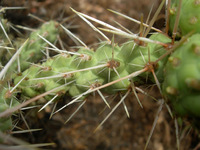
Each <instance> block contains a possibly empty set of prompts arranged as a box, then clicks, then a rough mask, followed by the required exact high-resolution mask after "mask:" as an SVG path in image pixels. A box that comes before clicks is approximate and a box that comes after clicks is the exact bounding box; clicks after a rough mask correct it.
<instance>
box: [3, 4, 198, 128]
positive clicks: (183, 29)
mask: <svg viewBox="0 0 200 150" xmlns="http://www.w3.org/2000/svg"><path fill="white" fill-rule="evenodd" d="M178 5H179V1H172V5H171V9H170V13H171V15H170V28H171V31H172V30H173V28H174V23H175V20H176V19H177V18H176V14H177V12H176V10H177V7H178ZM181 6H182V9H181V11H180V23H179V25H178V28H179V31H180V35H185V34H188V33H189V32H190V31H192V30H194V31H195V32H199V28H198V24H199V18H198V16H199V15H197V16H196V14H198V13H197V12H198V9H199V8H198V6H199V1H197V0H196V1H186V0H185V1H184V0H183V3H182V5H181ZM188 11H191V13H187V12H188ZM184 14H186V21H184V19H185V18H183V15H184ZM79 15H80V14H79ZM188 19H189V21H188ZM190 24H192V25H190ZM111 29H113V30H112V32H113V33H118V34H122V35H127V34H125V32H123V31H121V30H115V29H114V28H111ZM58 30H59V29H58V23H57V22H54V21H50V22H49V23H46V24H44V25H43V26H42V27H41V28H40V29H39V30H37V31H35V32H33V33H32V34H31V35H30V38H29V41H28V43H26V45H25V46H24V48H23V50H22V52H21V54H20V60H21V64H20V65H21V70H22V73H21V74H17V75H15V76H13V82H14V85H16V87H15V88H13V90H14V91H17V92H20V93H21V94H20V99H23V100H24V99H27V98H33V97H35V96H37V95H40V94H42V93H45V92H48V91H50V90H52V89H55V88H58V87H61V86H62V87H61V88H59V89H57V90H54V91H53V92H51V93H50V94H49V95H46V96H45V97H44V98H45V99H46V100H47V101H49V102H51V101H57V100H59V99H60V97H61V96H63V95H64V94H67V95H69V96H71V97H72V98H74V100H72V101H71V102H69V103H68V104H66V105H65V106H63V107H62V108H64V107H66V106H68V105H70V104H72V103H73V102H76V101H78V100H84V99H85V98H86V97H87V96H88V95H89V94H90V93H91V92H95V91H97V92H98V93H99V94H100V95H101V96H102V94H101V92H103V93H107V94H118V93H120V94H122V95H123V94H124V93H126V94H124V97H126V96H127V94H129V93H130V91H133V92H135V91H134V90H135V89H134V83H137V84H139V85H143V84H145V83H146V82H148V83H151V84H155V83H156V84H157V85H158V88H159V89H160V85H159V83H161V84H162V87H161V88H162V90H161V89H160V91H161V92H162V93H161V94H163V96H164V98H165V99H166V100H168V101H167V102H169V104H171V105H172V108H173V112H175V114H177V115H179V116H182V117H184V116H189V117H191V118H195V119H196V118H199V117H200V115H199V114H200V109H199V108H200V103H199V98H200V95H199V90H200V78H199V71H200V68H199V67H200V64H199V62H198V59H199V56H200V43H199V41H200V34H198V33H196V34H194V35H192V36H191V37H190V38H188V39H187V41H186V42H185V43H180V46H178V47H177V48H176V47H175V46H176V44H174V43H178V42H174V41H173V40H171V38H170V37H168V36H167V35H165V34H163V33H158V32H155V33H153V34H152V35H150V36H149V37H148V38H143V37H138V36H137V35H133V34H129V35H128V37H134V38H132V39H129V40H128V41H127V42H125V43H123V44H121V45H120V44H117V43H114V42H113V41H112V42H110V41H106V42H102V43H101V44H100V45H99V46H98V48H97V49H96V50H93V49H90V48H88V47H86V46H85V47H81V48H80V49H79V50H78V51H77V52H74V53H73V54H72V55H71V54H70V52H68V51H66V52H65V53H64V52H63V53H60V54H57V55H55V56H53V57H51V58H48V59H47V60H46V61H45V62H40V60H41V59H42V57H43V56H42V55H41V54H42V53H41V49H42V48H43V47H45V46H46V45H47V43H48V42H46V41H49V42H50V43H53V42H54V41H55V40H56V37H57V34H58ZM39 36H40V37H39ZM142 39H143V40H142ZM144 39H146V40H144ZM174 47H175V48H174ZM173 48H174V49H173ZM173 51H175V52H173ZM167 54H168V55H167ZM162 56H163V57H162ZM27 58H28V59H27ZM30 62H31V63H32V64H31V65H30ZM38 62H39V63H38ZM34 63H36V64H34ZM14 67H15V68H14V69H16V64H15V65H14ZM147 79H148V80H147ZM13 90H9V88H5V89H3V90H2V92H1V95H0V96H1V101H0V104H2V105H1V108H0V112H2V111H4V110H6V109H7V108H9V107H13V106H15V105H16V104H18V103H19V102H20V100H17V99H16V97H15V96H16V95H15V93H14V91H13ZM124 97H123V98H122V100H121V101H120V103H121V102H122V101H123V99H124ZM103 100H104V102H105V103H106V105H108V107H110V106H109V104H108V103H107V102H106V100H105V98H103ZM120 103H118V104H117V105H116V107H115V108H114V109H113V111H114V110H115V109H116V108H117V106H118V105H119V104H120ZM47 104H48V102H47ZM62 108H61V109H62ZM61 109H59V110H61ZM59 110H58V111H59ZM58 111H57V112H58ZM113 111H111V113H112V112H113ZM0 122H4V123H5V124H0V130H2V131H6V130H9V129H10V128H11V127H12V121H11V118H10V117H8V118H1V120H0ZM4 125H6V126H4Z"/></svg>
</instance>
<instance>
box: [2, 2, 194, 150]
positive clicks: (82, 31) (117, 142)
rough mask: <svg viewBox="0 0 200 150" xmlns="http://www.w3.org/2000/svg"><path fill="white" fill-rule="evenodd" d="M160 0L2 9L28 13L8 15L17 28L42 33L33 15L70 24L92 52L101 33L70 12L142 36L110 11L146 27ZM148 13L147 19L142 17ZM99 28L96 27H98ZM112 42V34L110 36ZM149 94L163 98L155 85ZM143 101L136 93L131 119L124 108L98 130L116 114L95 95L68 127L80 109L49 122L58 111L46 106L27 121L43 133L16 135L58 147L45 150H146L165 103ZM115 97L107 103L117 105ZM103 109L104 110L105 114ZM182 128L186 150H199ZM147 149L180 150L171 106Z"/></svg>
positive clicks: (130, 106)
mask: <svg viewBox="0 0 200 150" xmlns="http://www.w3.org/2000/svg"><path fill="white" fill-rule="evenodd" d="M160 1H161V0H145V1H142V0H109V1H108V0H101V1H100V0H56V1H55V0H21V1H16V0H3V1H2V2H1V5H2V6H9V7H14V6H24V7H27V9H24V10H10V11H7V13H6V14H5V17H6V18H7V19H8V20H9V21H10V22H12V23H13V24H19V25H23V26H26V27H31V28H37V26H39V25H40V24H41V22H40V21H38V20H36V19H34V18H32V17H30V15H29V14H32V15H34V16H37V17H39V18H40V19H42V20H45V21H48V20H50V19H54V20H57V21H58V22H61V23H63V20H65V19H66V21H65V22H64V23H63V24H64V25H69V27H70V30H71V31H72V32H73V33H74V34H76V35H77V36H78V37H79V38H80V39H81V40H83V41H84V43H86V44H87V45H89V46H90V47H92V46H94V47H95V43H97V42H99V39H101V40H104V39H103V38H102V37H101V36H100V35H99V34H97V33H96V32H95V31H93V30H92V29H91V27H89V26H88V25H87V24H86V23H85V22H84V21H82V20H81V19H80V18H79V17H77V16H76V15H75V14H74V12H73V11H72V10H71V9H70V7H71V8H73V9H75V10H77V11H80V12H83V13H85V14H87V15H89V16H92V17H94V18H97V19H99V20H102V21H104V22H107V23H109V24H112V25H114V26H117V24H116V23H115V22H114V21H117V22H118V23H120V24H121V25H123V26H124V27H126V28H127V29H129V30H130V31H132V32H133V33H138V32H139V27H140V26H139V25H137V24H136V23H134V22H131V21H129V20H127V19H125V18H123V17H121V16H118V15H116V14H113V13H111V12H110V11H107V9H112V10H116V11H119V12H121V13H123V14H126V15H127V16H130V17H132V18H135V19H137V20H141V18H142V16H143V20H144V22H145V21H146V20H147V18H148V14H149V12H150V10H151V8H152V6H153V9H152V13H151V15H150V18H152V16H153V14H154V13H155V11H156V10H157V8H158V6H159V4H160ZM142 14H143V15H142ZM164 17H165V15H164V9H163V10H162V12H161V15H160V16H159V19H158V20H157V21H156V23H155V25H154V26H155V27H157V28H159V29H161V30H163V29H164V25H165V22H164V20H165V18H164ZM95 25H96V24H95ZM108 36H109V37H110V38H112V36H113V35H110V34H108ZM61 38H62V41H65V43H64V46H65V47H66V49H70V50H72V48H71V47H73V46H75V45H76V44H75V43H74V42H73V41H72V40H71V39H70V38H69V37H68V36H67V35H66V34H64V33H63V35H61ZM115 40H116V41H117V42H119V43H120V42H123V41H124V40H125V39H121V38H120V37H117V36H116V37H115ZM140 88H141V89H143V90H144V91H147V92H148V93H149V95H151V96H153V97H155V98H156V99H157V100H159V99H161V98H162V97H161V95H160V94H158V93H159V92H158V89H157V88H156V86H148V85H146V86H145V87H140ZM138 96H139V99H140V100H141V103H142V104H143V108H141V107H140V105H139V104H138V102H137V99H136V98H135V96H134V94H130V95H129V96H128V97H127V98H126V100H125V103H126V106H127V109H128V111H129V114H130V117H127V114H126V112H125V110H124V107H123V106H120V107H119V108H117V110H116V111H115V112H114V113H113V114H112V115H111V116H110V117H109V118H108V120H107V121H106V122H105V123H104V124H103V125H102V126H101V127H100V128H99V130H97V131H96V132H94V131H95V129H96V128H97V126H98V125H99V124H100V122H101V121H102V120H103V119H104V118H105V117H106V116H107V114H108V113H109V112H110V111H111V110H110V109H108V108H106V109H104V108H105V104H104V102H103V101H102V100H101V98H100V97H99V96H98V94H96V95H91V96H90V97H88V98H87V102H86V103H85V104H84V106H83V107H82V108H81V109H80V110H79V111H78V113H77V114H76V115H75V116H74V117H73V118H72V119H71V120H70V121H69V122H68V123H66V124H65V121H66V120H67V119H68V118H69V117H70V115H71V114H72V113H73V112H74V111H75V110H76V109H77V107H78V104H74V105H73V106H70V107H67V108H65V109H64V110H62V111H61V112H59V113H57V114H55V115H54V116H53V117H52V118H51V119H49V117H50V114H51V110H52V107H53V106H49V107H47V108H46V109H45V110H44V111H42V112H40V113H38V112H37V111H38V109H32V110H31V111H25V112H24V113H23V114H24V117H25V120H26V121H27V124H28V126H29V128H31V129H37V128H39V129H42V130H41V131H39V132H33V133H25V134H20V135H14V136H15V137H18V138H20V139H23V140H24V141H27V142H29V143H31V144H36V143H55V144H54V145H53V146H49V147H45V148H47V149H55V150H131V149H132V150H133V149H134V150H141V149H144V147H145V144H146V142H147V139H148V136H149V134H150V131H151V129H152V125H153V121H154V119H155V117H156V114H157V111H158V108H159V106H160V101H158V102H156V101H155V100H153V99H152V98H151V97H150V96H146V95H144V94H141V93H138ZM113 97H114V96H113V95H111V96H109V97H108V98H107V99H108V101H109V102H111V101H112V99H113ZM70 100H71V98H70V97H67V96H64V97H63V98H62V99H61V100H60V102H59V103H58V105H57V108H60V107H61V106H63V105H64V104H65V103H67V102H68V101H70ZM119 100H120V96H119V95H118V96H116V98H115V99H114V101H113V102H112V104H111V106H112V108H113V107H114V106H115V105H116V104H117V102H118V101H119ZM103 110H104V111H103ZM17 126H19V127H20V128H21V129H27V126H26V124H25V123H24V122H23V121H22V120H21V121H19V123H18V125H17ZM184 129H185V128H183V129H180V131H182V132H181V133H182V134H181V137H182V138H181V145H180V149H181V150H189V149H193V148H195V146H196V145H197V144H198V138H196V137H192V136H194V135H195V134H194V133H193V132H192V131H191V132H190V133H189V134H187V133H186V131H185V130H184ZM147 149H149V150H150V149H152V150H153V149H154V150H175V149H177V148H176V134H175V126H174V120H173V119H172V118H171V117H170V115H169V113H168V110H167V108H166V106H164V107H163V109H162V111H161V113H160V115H159V118H158V121H157V125H156V127H155V131H154V132H153V135H152V138H151V139H150V142H149V145H148V148H147Z"/></svg>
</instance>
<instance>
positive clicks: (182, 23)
mask: <svg viewBox="0 0 200 150" xmlns="http://www.w3.org/2000/svg"><path fill="white" fill-rule="evenodd" d="M178 5H179V0H172V3H171V8H170V30H171V31H173V28H174V24H175V20H176V15H177V8H178ZM199 13H200V4H199V0H182V6H181V12H180V20H179V25H178V30H179V34H180V35H186V34H187V33H189V32H191V31H194V32H195V33H200V28H199V24H200V15H199Z"/></svg>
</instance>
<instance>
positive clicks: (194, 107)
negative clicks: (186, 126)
mask: <svg viewBox="0 0 200 150" xmlns="http://www.w3.org/2000/svg"><path fill="white" fill-rule="evenodd" d="M199 41H200V34H194V35H192V36H191V37H190V38H189V39H188V40H187V41H186V42H185V43H184V44H183V45H181V46H180V47H178V48H177V49H176V50H175V52H174V53H173V54H172V55H171V56H170V57H169V60H168V62H167V64H166V68H165V80H164V83H163V91H164V93H165V95H166V96H167V97H168V99H169V100H170V101H171V103H172V105H173V107H174V108H175V109H176V108H177V109H178V111H177V113H179V114H180V115H189V116H191V117H194V116H196V117H200V113H199V110H200V107H199V106H200V99H199V91H200V62H199V59H200V56H199V55H198V52H197V51H198V47H199V45H200V42H199Z"/></svg>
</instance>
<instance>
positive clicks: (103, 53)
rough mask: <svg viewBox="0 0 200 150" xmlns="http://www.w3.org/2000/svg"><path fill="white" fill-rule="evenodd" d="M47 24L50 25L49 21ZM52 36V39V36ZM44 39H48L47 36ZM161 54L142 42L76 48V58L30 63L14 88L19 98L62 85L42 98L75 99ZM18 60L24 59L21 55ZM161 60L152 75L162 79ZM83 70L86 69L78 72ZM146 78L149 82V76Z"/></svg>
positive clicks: (123, 86) (122, 86) (112, 89)
mask: <svg viewBox="0 0 200 150" xmlns="http://www.w3.org/2000/svg"><path fill="white" fill-rule="evenodd" d="M51 23H52V25H53V22H51ZM53 26H54V25H53ZM38 32H39V31H38ZM39 34H40V33H39ZM36 35H37V33H33V34H32V37H36ZM54 36H56V34H55V35H54ZM51 37H52V36H51ZM45 38H47V40H50V38H48V36H46V37H45ZM54 38H55V37H54ZM54 38H53V39H54ZM150 39H152V40H155V41H161V42H164V43H168V42H170V41H171V40H170V39H169V38H168V37H167V36H165V35H162V34H160V33H155V34H153V35H152V36H151V37H150ZM37 42H39V41H37ZM40 43H41V45H43V46H44V43H43V41H40ZM36 45H37V44H34V43H33V44H31V43H29V45H27V46H26V47H32V46H33V47H38V46H36ZM134 45H135V46H134ZM41 47H42V46H41ZM38 49H39V48H38ZM38 49H37V50H38ZM165 52H166V49H165V48H164V47H163V46H161V45H157V44H152V43H145V44H144V45H143V46H140V45H138V44H137V43H136V42H134V41H130V42H128V43H125V44H122V46H121V47H119V46H118V45H117V44H108V43H106V42H105V43H103V44H101V45H100V46H99V48H97V50H96V51H93V50H91V49H88V48H80V49H79V50H78V52H77V55H73V56H71V55H69V54H64V53H61V54H58V55H56V56H54V57H52V58H49V59H48V60H47V61H46V62H44V63H40V64H32V65H31V67H29V68H28V69H26V70H25V71H24V72H23V73H22V74H20V75H17V76H16V77H15V78H14V85H16V84H18V83H19V82H20V81H21V80H22V78H24V77H25V76H26V78H24V80H23V81H22V82H21V83H20V84H19V85H18V87H17V89H16V90H17V91H20V93H21V99H26V98H31V97H34V96H36V95H39V94H42V93H44V92H46V91H49V90H52V89H54V88H57V87H59V86H62V85H64V84H66V86H63V87H62V88H60V89H58V90H57V91H54V92H52V93H51V94H50V95H48V96H46V97H45V99H47V100H50V99H52V98H53V97H54V96H55V95H57V99H58V98H59V97H60V96H62V95H64V94H65V93H66V94H68V95H70V96H71V97H77V96H79V95H80V94H82V93H84V92H87V91H88V90H92V89H93V88H95V87H99V86H101V85H104V84H106V83H109V82H111V81H115V80H118V79H120V78H121V77H125V76H127V75H129V74H130V73H133V72H135V71H139V70H141V69H143V68H145V67H146V64H148V63H152V62H154V61H156V60H157V59H158V58H159V57H160V56H161V55H163V54H164V53H165ZM129 53H130V54H129ZM23 54H24V53H21V55H23ZM25 54H26V53H25ZM130 56H131V57H130ZM149 56H150V61H149ZM21 57H23V58H24V57H25V56H21ZM38 57H39V56H38ZM165 61H166V59H163V60H161V61H159V63H158V64H157V65H156V66H155V73H156V74H157V76H158V78H159V79H162V78H163V77H162V72H163V65H164V64H165ZM99 65H106V66H104V67H101V68H95V69H86V68H91V67H93V68H94V67H95V66H99ZM83 69H86V70H85V71H79V70H83ZM68 72H71V73H68ZM148 73H149V72H148ZM146 76H147V73H143V74H141V75H140V76H139V78H143V79H145V81H146ZM139 78H138V79H139ZM138 79H133V81H136V80H137V81H138ZM150 79H152V76H151V78H150ZM128 88H130V81H129V79H125V80H123V81H120V82H118V83H115V84H113V85H111V86H108V87H106V88H104V89H103V90H102V91H103V92H106V93H109V94H115V93H117V92H123V91H127V90H128ZM87 95H88V93H86V94H84V95H83V96H82V97H80V99H84V98H85V97H86V96H87ZM1 96H2V100H3V101H4V100H5V93H2V95H1ZM11 96H14V94H13V95H12V94H11ZM8 99H9V98H8ZM9 119H10V118H9ZM2 129H3V127H2Z"/></svg>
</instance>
